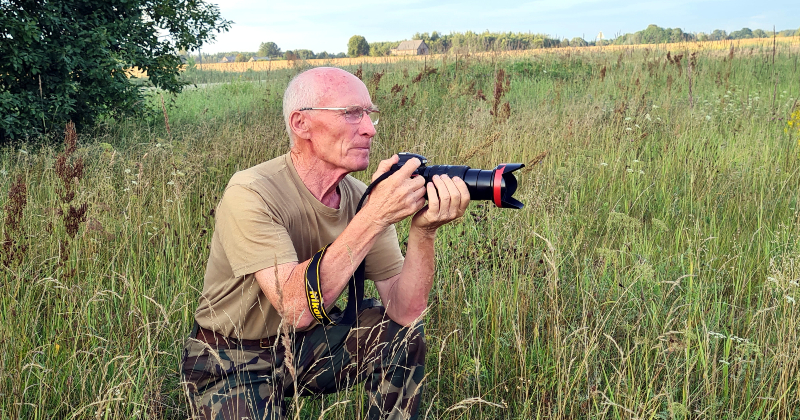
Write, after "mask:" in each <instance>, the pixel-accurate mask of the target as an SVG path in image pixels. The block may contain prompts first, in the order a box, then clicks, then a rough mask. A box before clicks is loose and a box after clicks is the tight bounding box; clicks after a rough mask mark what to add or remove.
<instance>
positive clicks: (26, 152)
mask: <svg viewBox="0 0 800 420" xmlns="http://www.w3.org/2000/svg"><path fill="white" fill-rule="evenodd" d="M19 152H20V153H22V154H23V155H27V154H28V151H27V150H24V149H19Z"/></svg>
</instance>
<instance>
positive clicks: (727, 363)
mask: <svg viewBox="0 0 800 420" xmlns="http://www.w3.org/2000/svg"><path fill="white" fill-rule="evenodd" d="M719 362H720V363H722V364H723V365H725V366H730V365H731V363H730V362H728V361H727V360H723V359H719Z"/></svg>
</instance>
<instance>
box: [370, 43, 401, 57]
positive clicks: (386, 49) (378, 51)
mask: <svg viewBox="0 0 800 420" xmlns="http://www.w3.org/2000/svg"><path fill="white" fill-rule="evenodd" d="M398 45H400V41H389V42H370V43H369V55H371V56H373V57H384V56H387V55H390V54H391V52H390V50H391V49H392V48H397V46H398Z"/></svg>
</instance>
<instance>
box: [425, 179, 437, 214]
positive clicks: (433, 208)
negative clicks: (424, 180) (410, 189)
mask: <svg viewBox="0 0 800 420" xmlns="http://www.w3.org/2000/svg"><path fill="white" fill-rule="evenodd" d="M425 187H426V188H427V189H428V212H430V213H433V214H439V196H438V195H437V194H436V187H435V186H434V185H433V182H429V183H428V184H427V185H426V186H425Z"/></svg>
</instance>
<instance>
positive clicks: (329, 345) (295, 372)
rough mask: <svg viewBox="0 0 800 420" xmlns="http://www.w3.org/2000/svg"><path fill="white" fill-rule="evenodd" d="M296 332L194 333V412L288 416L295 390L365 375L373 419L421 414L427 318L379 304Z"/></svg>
mask: <svg viewBox="0 0 800 420" xmlns="http://www.w3.org/2000/svg"><path fill="white" fill-rule="evenodd" d="M337 316H338V317H340V316H341V314H337V315H333V317H334V320H336V318H337ZM289 338H290V339H291V340H281V341H282V342H279V343H276V344H275V345H274V346H272V347H270V348H265V349H262V348H260V347H243V346H240V345H227V344H226V343H220V344H219V345H214V346H210V345H208V344H206V343H204V342H201V341H199V340H196V339H193V338H189V339H188V340H187V342H186V346H185V347H184V351H183V360H182V362H181V370H182V379H183V384H184V387H185V390H186V392H187V395H188V398H189V403H190V405H191V410H192V418H193V419H203V420H234V419H236V420H244V419H247V420H256V419H258V420H261V419H268V420H276V419H283V418H284V417H285V416H286V398H291V397H293V396H294V394H295V392H298V393H299V394H300V395H301V396H309V395H319V394H329V393H334V392H337V391H340V390H344V389H347V388H349V387H351V386H353V385H355V384H358V383H360V382H364V387H365V390H366V391H367V393H368V395H369V410H368V413H367V418H368V419H370V420H372V419H392V420H394V419H417V417H418V412H419V404H420V397H421V395H422V380H423V378H424V376H425V351H426V348H425V340H424V332H423V328H422V325H421V324H420V325H417V326H416V327H414V328H402V327H401V326H400V325H399V324H397V323H395V322H394V321H392V320H391V319H389V318H388V317H386V316H385V310H384V308H383V307H380V306H374V307H369V308H367V309H362V310H360V311H359V313H358V320H357V322H356V324H354V325H352V326H338V325H336V326H322V325H317V326H316V327H314V328H312V329H310V330H308V331H304V332H299V333H296V334H290V335H289ZM285 344H286V345H288V346H290V347H291V348H292V351H291V352H288V353H287V351H286V345H285ZM287 360H288V361H289V364H290V365H291V367H290V366H287ZM292 368H293V369H292ZM293 377H296V378H297V379H296V381H293ZM295 390H296V391H295Z"/></svg>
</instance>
